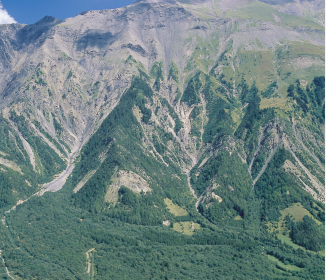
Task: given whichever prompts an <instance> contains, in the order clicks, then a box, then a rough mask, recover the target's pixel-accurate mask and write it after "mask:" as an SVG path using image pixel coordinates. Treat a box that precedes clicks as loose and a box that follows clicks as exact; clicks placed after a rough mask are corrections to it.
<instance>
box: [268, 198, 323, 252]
mask: <svg viewBox="0 0 326 280" xmlns="http://www.w3.org/2000/svg"><path fill="white" fill-rule="evenodd" d="M280 212H281V215H282V216H281V217H280V219H279V221H278V222H268V223H267V227H268V231H269V232H271V233H275V234H276V236H277V238H278V239H279V240H281V241H282V242H284V243H286V244H287V245H289V246H291V247H293V248H294V249H299V248H300V249H302V250H304V251H309V252H311V253H314V254H317V253H318V254H320V255H325V251H319V252H317V253H316V252H314V251H310V250H306V249H305V248H304V247H302V246H299V245H297V244H295V243H293V242H292V240H291V238H290V235H289V234H290V232H289V230H288V228H287V227H286V225H285V217H286V216H287V215H289V216H290V218H291V219H292V220H293V221H294V222H299V221H302V220H303V217H304V216H306V215H307V216H309V217H310V218H312V219H313V220H314V221H315V222H316V223H317V224H318V225H321V224H322V223H321V222H320V221H318V220H317V219H315V218H314V217H313V216H312V215H311V213H310V212H309V211H308V210H307V209H305V208H304V207H303V206H302V204H301V203H295V204H293V205H292V206H290V207H288V208H286V209H284V210H281V211H280Z"/></svg>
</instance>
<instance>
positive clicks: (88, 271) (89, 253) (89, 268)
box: [86, 248, 95, 279]
mask: <svg viewBox="0 0 326 280" xmlns="http://www.w3.org/2000/svg"><path fill="white" fill-rule="evenodd" d="M94 250H95V248H92V249H90V250H88V251H87V252H86V259H87V273H88V274H90V273H91V268H92V262H91V259H90V256H91V252H93V251H94ZM90 279H92V275H91V274H90Z"/></svg>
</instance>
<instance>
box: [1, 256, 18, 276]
mask: <svg viewBox="0 0 326 280" xmlns="http://www.w3.org/2000/svg"><path fill="white" fill-rule="evenodd" d="M1 252H2V250H0V256H1ZM1 259H2V262H3V265H4V267H5V269H6V272H7V275H8V277H10V278H11V279H14V280H15V278H14V277H12V276H11V275H10V273H9V270H8V267H7V266H6V263H5V260H4V258H3V257H2V256H1Z"/></svg>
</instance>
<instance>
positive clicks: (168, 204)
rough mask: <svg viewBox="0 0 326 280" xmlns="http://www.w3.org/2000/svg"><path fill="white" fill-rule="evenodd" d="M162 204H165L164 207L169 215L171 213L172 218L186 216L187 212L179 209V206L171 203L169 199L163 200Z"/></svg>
mask: <svg viewBox="0 0 326 280" xmlns="http://www.w3.org/2000/svg"><path fill="white" fill-rule="evenodd" d="M164 203H165V205H166V207H167V208H168V209H169V211H170V213H172V214H173V215H174V216H176V217H180V216H187V215H188V212H187V210H186V209H184V208H181V207H180V206H179V205H177V204H175V203H173V202H172V200H171V199H169V198H165V199H164Z"/></svg>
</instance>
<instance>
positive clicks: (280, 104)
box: [260, 96, 289, 111]
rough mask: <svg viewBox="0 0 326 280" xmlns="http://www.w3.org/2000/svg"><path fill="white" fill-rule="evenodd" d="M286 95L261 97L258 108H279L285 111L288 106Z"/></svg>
mask: <svg viewBox="0 0 326 280" xmlns="http://www.w3.org/2000/svg"><path fill="white" fill-rule="evenodd" d="M286 101H287V99H286V97H284V96H282V97H281V98H262V100H261V103H260V109H265V108H281V109H283V110H285V111H287V110H288V109H289V108H288V107H287V106H286Z"/></svg>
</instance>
